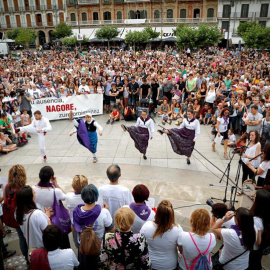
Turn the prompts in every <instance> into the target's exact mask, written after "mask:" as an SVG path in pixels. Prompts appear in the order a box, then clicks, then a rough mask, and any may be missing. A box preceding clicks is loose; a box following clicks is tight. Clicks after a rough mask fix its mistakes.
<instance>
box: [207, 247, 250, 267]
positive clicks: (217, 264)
mask: <svg viewBox="0 0 270 270" xmlns="http://www.w3.org/2000/svg"><path fill="white" fill-rule="evenodd" d="M222 248H223V245H222V246H221V247H220V248H219V250H218V251H217V252H216V253H215V254H214V255H212V256H211V260H212V269H213V270H223V269H224V268H223V267H224V265H226V264H228V263H230V262H232V261H234V260H236V259H237V258H239V257H240V256H242V255H243V254H244V253H246V252H247V251H248V250H247V249H246V250H245V251H244V252H242V253H241V254H239V255H237V256H236V257H234V258H232V259H230V260H229V261H227V262H225V263H220V262H219V251H220V250H221V249H222Z"/></svg>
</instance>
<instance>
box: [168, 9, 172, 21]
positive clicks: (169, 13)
mask: <svg viewBox="0 0 270 270" xmlns="http://www.w3.org/2000/svg"><path fill="white" fill-rule="evenodd" d="M167 18H168V19H172V18H173V10H172V9H168V10H167Z"/></svg>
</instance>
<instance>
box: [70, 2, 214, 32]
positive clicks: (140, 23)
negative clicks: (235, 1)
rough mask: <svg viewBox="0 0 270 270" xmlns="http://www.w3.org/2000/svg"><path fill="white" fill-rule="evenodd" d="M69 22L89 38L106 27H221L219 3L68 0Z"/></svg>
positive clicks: (75, 29)
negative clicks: (193, 25) (209, 24)
mask: <svg viewBox="0 0 270 270" xmlns="http://www.w3.org/2000/svg"><path fill="white" fill-rule="evenodd" d="M67 22H68V23H69V24H71V25H72V26H73V28H74V33H76V32H77V31H78V28H79V29H80V33H83V34H86V35H87V36H89V35H90V34H91V29H92V30H93V28H99V27H101V26H103V25H116V26H117V27H119V28H122V29H124V28H136V29H138V30H139V29H140V28H143V27H145V26H148V25H150V26H152V27H168V28H172V27H174V28H175V27H176V26H177V25H178V24H179V23H189V24H195V25H196V24H198V23H199V22H208V23H213V24H217V0H186V1H184V0H67ZM92 37H93V35H92ZM122 37H123V36H122Z"/></svg>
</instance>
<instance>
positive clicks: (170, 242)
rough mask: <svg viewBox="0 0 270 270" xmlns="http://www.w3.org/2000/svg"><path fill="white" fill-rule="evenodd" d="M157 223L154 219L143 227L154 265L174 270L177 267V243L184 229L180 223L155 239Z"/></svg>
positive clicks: (165, 269)
mask: <svg viewBox="0 0 270 270" xmlns="http://www.w3.org/2000/svg"><path fill="white" fill-rule="evenodd" d="M155 231H156V225H155V224H154V222H153V221H147V222H146V223H145V224H144V225H143V226H142V228H141V231H140V233H141V234H143V235H144V236H145V238H146V241H147V243H148V251H149V256H150V260H151V264H152V267H153V268H154V269H159V270H172V269H175V268H176V267H177V263H178V262H177V260H178V257H177V244H178V238H179V235H180V234H181V232H183V229H182V227H181V226H180V225H178V226H174V227H173V228H172V229H171V230H169V231H167V232H165V233H164V234H163V235H162V236H157V237H155V238H154V239H153V235H154V233H155Z"/></svg>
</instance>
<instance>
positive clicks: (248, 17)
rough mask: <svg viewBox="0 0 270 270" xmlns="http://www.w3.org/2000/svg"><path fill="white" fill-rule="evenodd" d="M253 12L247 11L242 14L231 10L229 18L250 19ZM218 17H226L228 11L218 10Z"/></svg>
mask: <svg viewBox="0 0 270 270" xmlns="http://www.w3.org/2000/svg"><path fill="white" fill-rule="evenodd" d="M254 14H255V12H248V13H247V14H243V13H241V12H231V16H230V18H231V19H233V18H237V19H252V18H253V16H254ZM246 15H247V16H246ZM218 18H223V19H228V18H229V13H228V12H225V13H223V12H218Z"/></svg>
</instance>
